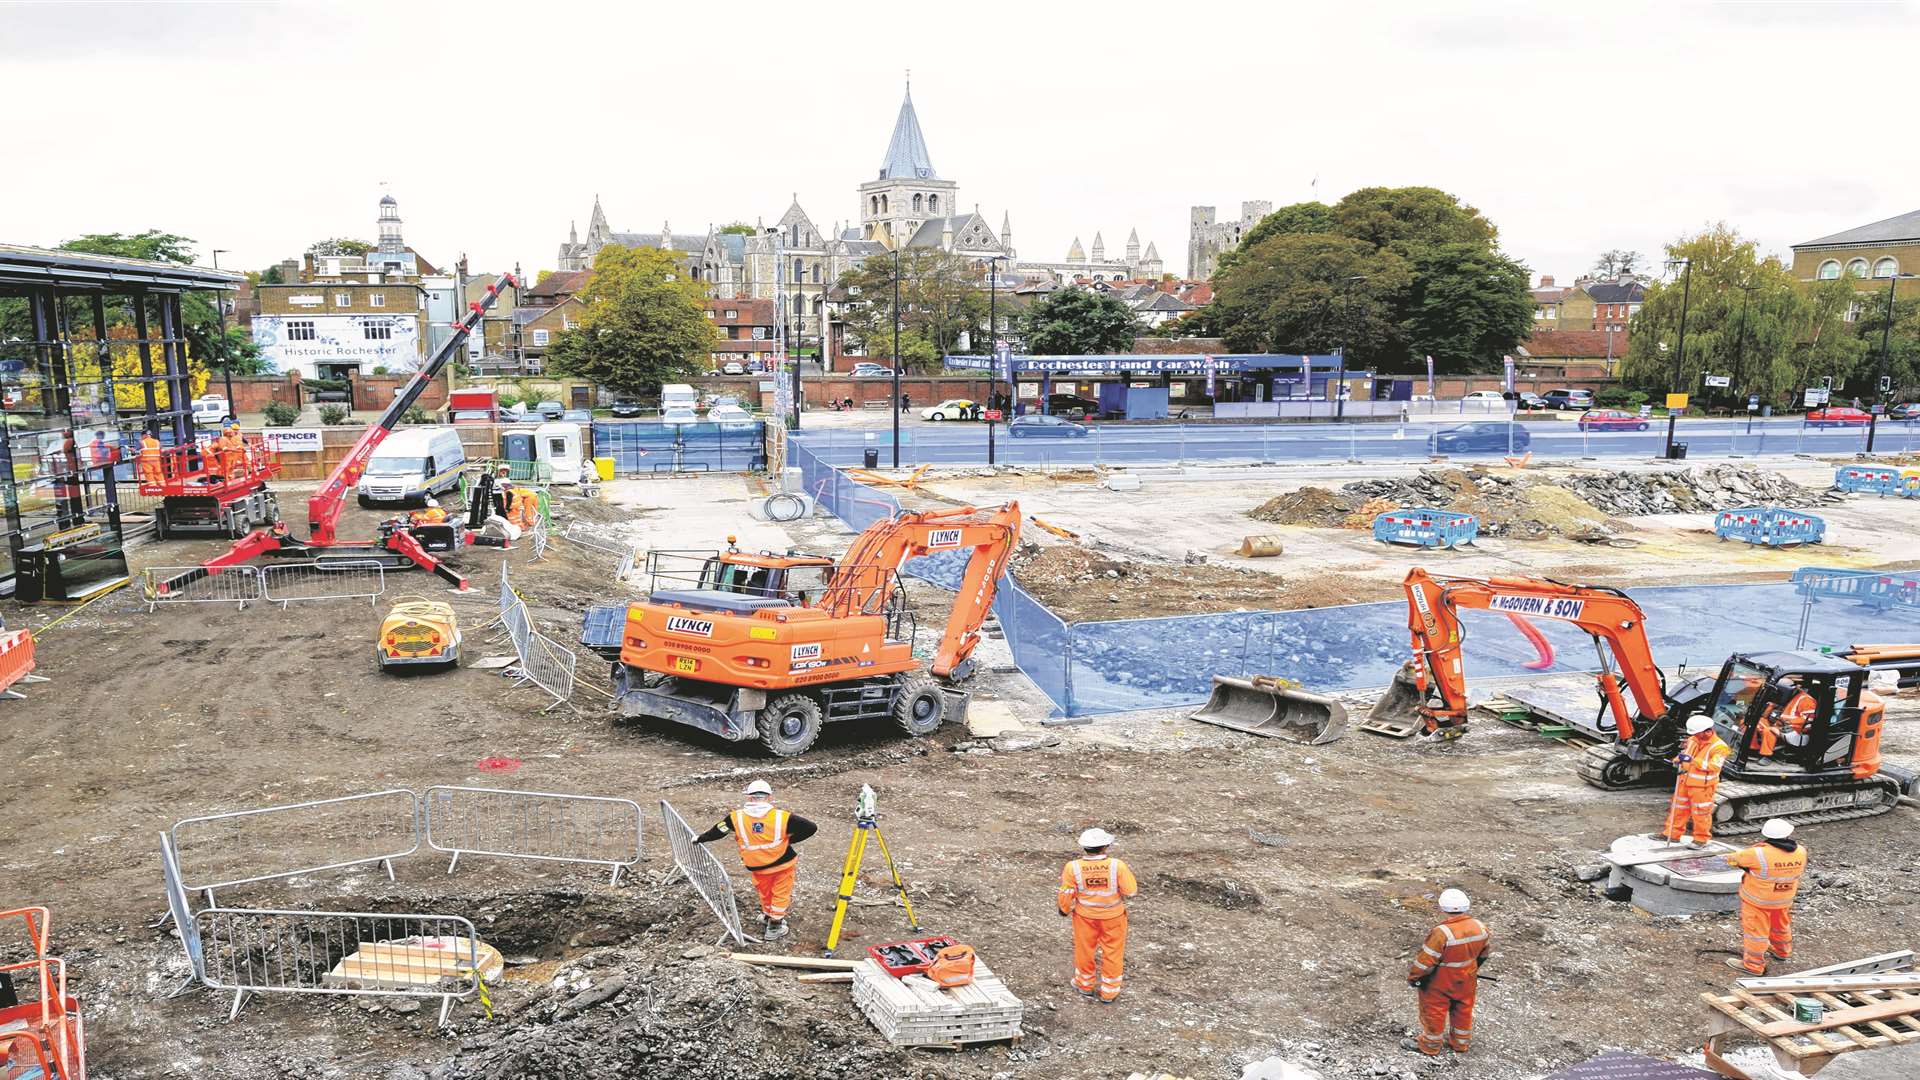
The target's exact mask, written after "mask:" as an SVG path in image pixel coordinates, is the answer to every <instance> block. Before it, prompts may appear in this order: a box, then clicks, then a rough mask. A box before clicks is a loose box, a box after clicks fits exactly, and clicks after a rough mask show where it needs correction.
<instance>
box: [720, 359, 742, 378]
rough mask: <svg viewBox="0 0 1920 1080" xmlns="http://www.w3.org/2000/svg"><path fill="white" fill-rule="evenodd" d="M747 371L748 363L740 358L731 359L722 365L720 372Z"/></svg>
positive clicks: (738, 373) (736, 373) (736, 372)
mask: <svg viewBox="0 0 1920 1080" xmlns="http://www.w3.org/2000/svg"><path fill="white" fill-rule="evenodd" d="M746 373H747V365H745V364H743V363H741V362H740V361H738V360H729V361H727V362H726V363H724V364H721V365H720V374H722V375H745V374H746Z"/></svg>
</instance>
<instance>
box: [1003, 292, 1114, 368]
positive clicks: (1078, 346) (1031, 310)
mask: <svg viewBox="0 0 1920 1080" xmlns="http://www.w3.org/2000/svg"><path fill="white" fill-rule="evenodd" d="M1140 329H1141V327H1140V320H1139V319H1138V318H1136V317H1135V316H1134V314H1133V309H1132V308H1130V307H1128V306H1127V305H1126V303H1125V302H1123V301H1121V300H1119V299H1118V298H1116V297H1112V296H1108V295H1106V294H1105V293H1099V292H1095V291H1093V290H1092V289H1083V288H1080V287H1079V286H1068V287H1067V288H1064V289H1058V290H1056V291H1054V292H1051V293H1048V294H1047V295H1046V296H1043V297H1041V298H1040V299H1039V300H1036V301H1034V303H1033V305H1032V306H1030V307H1028V308H1027V310H1026V312H1025V313H1024V314H1023V315H1021V317H1020V333H1021V336H1022V337H1023V338H1024V339H1025V340H1026V345H1027V351H1028V352H1030V353H1034V354H1036V355H1039V356H1085V355H1087V354H1089V353H1112V352H1126V351H1128V350H1129V349H1131V348H1132V347H1133V339H1134V338H1135V337H1137V336H1139V333H1140Z"/></svg>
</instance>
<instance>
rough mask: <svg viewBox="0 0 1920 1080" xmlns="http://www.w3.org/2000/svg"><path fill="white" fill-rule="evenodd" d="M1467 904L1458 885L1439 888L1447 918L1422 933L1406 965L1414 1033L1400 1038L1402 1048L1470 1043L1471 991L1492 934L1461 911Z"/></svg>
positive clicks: (1428, 1049)
mask: <svg viewBox="0 0 1920 1080" xmlns="http://www.w3.org/2000/svg"><path fill="white" fill-rule="evenodd" d="M1472 906H1473V905H1472V903H1471V902H1470V901H1468V899H1467V894H1466V893H1463V892H1461V891H1460V890H1459V889H1448V890H1446V891H1445V892H1442V893H1441V894H1440V911H1441V913H1442V914H1444V915H1446V916H1447V918H1446V920H1445V921H1444V922H1442V923H1441V924H1440V925H1438V926H1436V927H1434V928H1433V929H1432V930H1430V931H1428V932H1427V940H1426V941H1425V942H1424V943H1422V944H1421V946H1420V952H1419V954H1418V955H1416V956H1415V957H1414V958H1413V964H1412V965H1411V966H1409V967H1408V968H1407V985H1408V986H1411V987H1413V988H1414V989H1415V990H1418V991H1420V1037H1419V1038H1418V1039H1401V1040H1400V1045H1401V1046H1403V1047H1405V1048H1406V1049H1408V1050H1417V1051H1419V1052H1420V1053H1422V1054H1426V1055H1427V1056H1428V1057H1434V1056H1437V1055H1438V1054H1439V1053H1440V1050H1441V1048H1442V1047H1443V1046H1447V1047H1451V1048H1452V1049H1453V1052H1454V1053H1456V1054H1464V1053H1466V1052H1467V1051H1468V1050H1469V1049H1471V1048H1472V1046H1473V999H1474V992H1475V990H1477V989H1478V986H1479V982H1480V969H1481V967H1483V966H1484V965H1485V964H1486V962H1487V959H1488V957H1489V949H1490V948H1491V946H1492V944H1493V939H1492V937H1491V936H1490V935H1489V934H1488V933H1487V927H1486V924H1485V923H1483V922H1481V921H1480V920H1479V919H1476V918H1474V917H1473V916H1471V915H1468V914H1467V909H1468V908H1470V907H1472Z"/></svg>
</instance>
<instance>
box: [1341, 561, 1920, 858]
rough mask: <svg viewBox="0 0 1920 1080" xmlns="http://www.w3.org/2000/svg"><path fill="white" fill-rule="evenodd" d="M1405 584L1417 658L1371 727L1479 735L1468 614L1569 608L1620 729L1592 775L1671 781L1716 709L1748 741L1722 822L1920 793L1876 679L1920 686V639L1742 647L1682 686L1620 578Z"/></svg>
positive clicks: (1720, 727)
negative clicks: (1887, 744)
mask: <svg viewBox="0 0 1920 1080" xmlns="http://www.w3.org/2000/svg"><path fill="white" fill-rule="evenodd" d="M1405 587H1406V591H1407V607H1408V618H1407V624H1408V628H1409V630H1410V631H1411V633H1412V640H1413V653H1414V655H1413V658H1412V659H1411V660H1409V661H1408V662H1407V664H1406V666H1405V667H1403V668H1402V669H1401V671H1400V672H1399V674H1398V675H1396V677H1395V679H1394V685H1393V686H1392V687H1391V688H1390V689H1389V691H1388V693H1387V695H1386V696H1385V697H1383V698H1382V699H1381V701H1380V703H1379V704H1378V705H1376V706H1375V707H1374V710H1373V712H1372V713H1371V714H1369V717H1368V722H1367V723H1366V724H1364V725H1362V726H1363V729H1364V730H1369V731H1375V732H1379V733H1397V732H1398V731H1399V730H1401V727H1400V726H1399V725H1401V722H1403V721H1405V720H1406V719H1408V718H1413V719H1416V720H1417V721H1418V726H1420V727H1424V728H1425V730H1426V733H1427V736H1428V737H1429V738H1433V739H1448V738H1458V737H1459V736H1460V735H1461V734H1463V733H1464V732H1465V730H1466V724H1467V711H1468V703H1467V693H1466V679H1465V676H1464V674H1463V671H1462V667H1461V660H1462V645H1463V643H1464V639H1465V634H1464V628H1463V627H1462V625H1461V621H1460V616H1459V612H1460V611H1462V610H1474V609H1478V610H1485V611H1496V612H1502V613H1505V614H1507V615H1509V616H1510V617H1513V618H1514V619H1515V620H1516V622H1517V623H1520V624H1522V629H1523V632H1525V631H1527V630H1532V629H1533V628H1532V626H1531V623H1529V622H1528V621H1527V620H1531V619H1543V618H1544V619H1556V620H1559V621H1561V622H1566V623H1571V624H1572V625H1574V626H1577V627H1579V628H1580V629H1581V630H1584V631H1585V632H1586V633H1587V635H1588V636H1589V637H1590V638H1592V640H1593V643H1594V651H1595V654H1596V656H1597V657H1598V660H1599V671H1598V675H1597V681H1598V692H1599V699H1600V700H1599V708H1600V721H1599V723H1598V724H1597V725H1596V726H1597V727H1598V728H1600V729H1601V730H1608V729H1610V730H1612V731H1613V732H1614V734H1615V738H1614V740H1613V741H1611V742H1607V743H1602V744H1599V745H1595V746H1590V747H1588V748H1587V749H1586V751H1585V753H1584V754H1583V756H1582V757H1581V759H1580V762H1579V766H1578V769H1579V773H1580V778H1581V779H1583V780H1585V781H1586V782H1587V783H1589V784H1592V785H1593V786H1595V787H1598V788H1604V789H1608V790H1614V789H1621V788H1630V787H1637V786H1643V785H1653V784H1668V783H1671V782H1672V780H1673V764H1672V762H1673V758H1674V757H1675V756H1676V755H1677V754H1678V753H1679V751H1680V745H1681V743H1682V742H1683V741H1684V740H1685V738H1686V722H1687V720H1688V718H1690V717H1692V716H1695V715H1703V714H1704V715H1707V716H1710V717H1712V718H1713V721H1714V727H1715V729H1716V730H1717V731H1718V732H1719V734H1720V738H1721V739H1722V740H1723V741H1725V742H1726V743H1727V745H1728V746H1730V747H1732V748H1733V751H1734V753H1733V756H1732V757H1731V758H1729V759H1728V761H1727V764H1726V767H1725V769H1724V770H1723V771H1722V773H1721V782H1720V786H1719V789H1718V791H1717V793H1716V795H1715V801H1716V802H1717V803H1718V806H1717V807H1716V809H1715V811H1714V829H1715V831H1716V832H1725V833H1729V834H1737V833H1744V832H1752V831H1754V830H1756V829H1758V828H1759V827H1760V825H1761V824H1762V823H1764V822H1765V821H1766V819H1768V818H1772V817H1784V818H1787V819H1789V820H1792V821H1794V822H1822V821H1838V820H1843V819H1846V818H1859V817H1869V816H1872V815H1875V814H1882V813H1885V812H1887V811H1888V810H1891V809H1893V808H1894V806H1896V805H1897V804H1898V802H1899V800H1900V798H1901V796H1903V795H1908V796H1911V795H1914V794H1916V791H1920V774H1916V773H1914V772H1913V771H1912V770H1909V769H1906V768H1903V767H1900V766H1898V765H1893V764H1891V763H1888V762H1884V761H1882V760H1881V757H1880V727H1881V720H1882V716H1883V713H1884V709H1885V706H1884V703H1883V702H1882V701H1881V699H1880V697H1879V695H1877V694H1875V693H1873V692H1872V691H1871V690H1869V689H1867V681H1868V678H1869V676H1870V675H1872V673H1873V672H1874V671H1875V670H1879V669H1891V670H1892V671H1894V672H1895V673H1896V677H1897V679H1898V681H1899V685H1901V686H1903V687H1905V686H1915V685H1920V645H1854V646H1850V647H1849V649H1848V651H1847V652H1846V653H1844V654H1827V653H1817V652H1802V651H1786V650H1779V651H1770V652H1754V653H1740V654H1736V655H1734V656H1732V657H1729V658H1728V659H1727V661H1726V662H1725V663H1724V664H1723V665H1721V668H1720V670H1719V671H1718V672H1717V673H1715V674H1712V675H1704V676H1700V677H1697V678H1692V679H1687V680H1684V681H1682V682H1680V683H1679V684H1678V685H1677V686H1670V685H1668V683H1667V681H1666V677H1665V675H1664V674H1663V673H1662V672H1661V670H1660V667H1659V665H1658V664H1657V663H1655V661H1654V658H1653V650H1652V648H1651V646H1650V645H1649V644H1648V641H1647V634H1646V626H1645V616H1644V614H1643V613H1642V612H1641V609H1640V605H1639V604H1638V603H1636V602H1634V600H1633V598H1631V597H1629V596H1628V595H1627V594H1626V593H1624V592H1622V591H1620V590H1618V589H1613V588H1608V587H1606V586H1601V585H1570V584H1565V583H1562V582H1558V581H1552V580H1548V579H1537V578H1504V577H1496V578H1462V577H1435V576H1433V575H1430V574H1428V573H1427V572H1426V571H1425V570H1422V569H1419V568H1415V569H1413V570H1411V571H1409V572H1408V574H1407V577H1406V581H1405ZM1529 637H1531V638H1533V639H1534V640H1535V642H1536V644H1537V645H1538V644H1540V642H1541V640H1542V639H1540V638H1539V636H1538V634H1537V631H1536V632H1535V633H1533V634H1529ZM1543 648H1544V646H1543ZM1629 699H1631V703H1629ZM1382 729H1391V730H1390V731H1383V730H1382ZM1407 733H1409V734H1410V733H1411V725H1409V726H1407Z"/></svg>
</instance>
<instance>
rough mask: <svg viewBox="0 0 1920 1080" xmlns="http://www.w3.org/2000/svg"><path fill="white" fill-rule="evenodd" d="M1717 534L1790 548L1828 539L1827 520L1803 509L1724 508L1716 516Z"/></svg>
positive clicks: (1726, 538)
mask: <svg viewBox="0 0 1920 1080" xmlns="http://www.w3.org/2000/svg"><path fill="white" fill-rule="evenodd" d="M1713 534H1714V535H1715V536H1718V537H1719V538H1720V539H1722V540H1740V541H1743V542H1745V543H1749V544H1765V545H1766V546H1768V547H1787V546H1789V545H1793V544H1818V543H1820V542H1822V541H1824V540H1825V539H1826V538H1827V523H1826V522H1825V521H1823V520H1821V519H1820V518H1817V517H1815V516H1814V515H1812V514H1808V513H1803V512H1801V511H1799V510H1782V509H1780V508H1779V507H1774V506H1747V507H1742V508H1740V509H1738V510H1722V511H1721V512H1720V515H1719V516H1718V517H1716V518H1714V519H1713Z"/></svg>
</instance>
